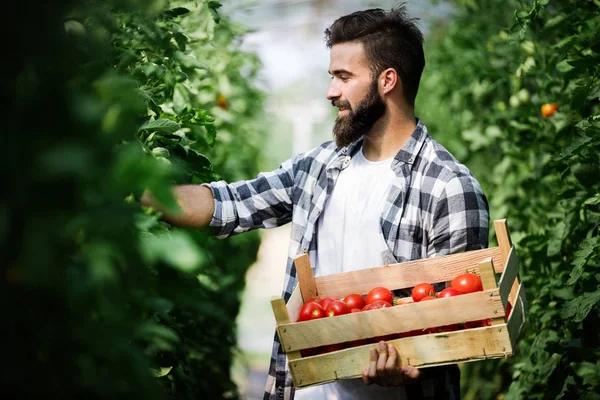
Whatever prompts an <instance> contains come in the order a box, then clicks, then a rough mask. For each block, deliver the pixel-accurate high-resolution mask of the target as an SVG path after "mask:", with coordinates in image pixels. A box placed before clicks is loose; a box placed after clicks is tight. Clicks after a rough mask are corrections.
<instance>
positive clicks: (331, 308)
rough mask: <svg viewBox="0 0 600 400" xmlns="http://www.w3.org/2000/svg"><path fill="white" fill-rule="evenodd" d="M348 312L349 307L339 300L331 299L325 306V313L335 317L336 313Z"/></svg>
mask: <svg viewBox="0 0 600 400" xmlns="http://www.w3.org/2000/svg"><path fill="white" fill-rule="evenodd" d="M344 314H350V308H349V307H348V306H347V305H346V303H344V302H343V301H341V300H333V301H332V302H331V303H329V304H328V305H327V308H325V315H327V316H328V317H335V316H336V315H344Z"/></svg>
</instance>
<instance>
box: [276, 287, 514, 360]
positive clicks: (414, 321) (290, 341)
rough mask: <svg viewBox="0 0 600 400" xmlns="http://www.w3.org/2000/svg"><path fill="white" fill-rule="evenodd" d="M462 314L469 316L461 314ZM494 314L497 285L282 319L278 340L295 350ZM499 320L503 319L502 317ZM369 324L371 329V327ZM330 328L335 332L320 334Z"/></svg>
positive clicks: (497, 307) (500, 311) (499, 309)
mask: <svg viewBox="0 0 600 400" xmlns="http://www.w3.org/2000/svg"><path fill="white" fill-rule="evenodd" d="M474 305H476V307H475V306H474ZM440 309H441V310H443V313H442V314H441V315H440V316H439V317H438V318H434V319H435V321H433V320H432V321H427V320H424V319H423V318H422V316H423V315H432V314H434V313H436V311H439V310H440ZM465 315H470V316H468V317H465ZM498 315H500V316H503V315H504V308H503V307H502V303H501V301H500V295H499V292H498V289H493V290H487V291H484V292H476V293H469V294H465V295H461V296H455V297H449V298H440V299H436V300H432V301H428V302H422V303H420V302H419V303H408V304H404V305H400V306H394V307H389V308H382V309H378V310H372V311H368V312H362V313H352V314H346V315H339V316H336V317H329V318H321V319H316V320H311V321H304V322H295V323H294V322H291V323H285V324H281V325H280V327H281V328H285V329H284V330H283V329H282V331H281V334H280V340H281V342H282V346H284V347H283V350H284V351H286V352H287V351H296V350H303V349H308V348H313V347H318V346H327V345H331V344H337V343H345V342H350V341H354V340H361V339H369V338H372V337H378V336H385V335H392V334H396V333H402V332H409V331H412V330H416V329H426V328H431V327H434V326H444V325H451V324H458V323H463V322H469V321H478V320H483V319H487V318H490V319H492V318H500V317H498ZM390 321H391V322H390ZM502 323H504V320H503V318H502ZM373 327H375V329H376V330H375V331H373V330H372V329H373ZM331 330H333V331H335V332H336V334H335V335H327V334H322V333H324V332H328V331H331ZM284 343H285V345H284Z"/></svg>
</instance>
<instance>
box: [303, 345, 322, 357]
mask: <svg viewBox="0 0 600 400" xmlns="http://www.w3.org/2000/svg"><path fill="white" fill-rule="evenodd" d="M320 352H321V348H320V347H312V348H310V349H304V350H300V355H301V356H302V357H310V356H316V355H317V354H319V353H320Z"/></svg>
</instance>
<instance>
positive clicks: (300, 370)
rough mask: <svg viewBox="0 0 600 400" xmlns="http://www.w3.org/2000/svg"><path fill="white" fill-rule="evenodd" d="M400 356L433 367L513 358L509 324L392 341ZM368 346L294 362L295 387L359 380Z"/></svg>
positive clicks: (402, 361) (408, 362)
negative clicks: (343, 380)
mask: <svg viewBox="0 0 600 400" xmlns="http://www.w3.org/2000/svg"><path fill="white" fill-rule="evenodd" d="M388 343H391V344H393V345H394V346H395V347H396V349H397V350H398V354H399V356H400V362H399V365H412V366H415V367H420V368H424V367H431V366H438V365H445V364H453V363H457V362H467V361H476V360H483V359H490V358H500V357H509V356H511V355H512V348H511V342H510V339H509V336H508V332H507V328H506V325H498V326H491V327H487V328H477V329H469V330H465V331H456V332H449V333H438V334H435V335H425V336H418V337H410V338H405V339H396V340H391V341H389V342H388ZM373 346H375V344H372V345H365V346H359V347H353V348H349V349H345V350H339V351H335V352H332V353H328V354H323V355H319V356H313V357H306V358H302V359H299V360H295V361H290V363H289V366H290V369H291V370H292V371H293V377H294V385H295V386H296V387H307V386H311V385H315V384H320V383H325V382H331V381H335V380H340V379H348V378H358V377H360V376H361V374H362V370H363V369H364V367H365V366H366V365H367V364H368V363H369V351H370V350H371V348H372V347H373Z"/></svg>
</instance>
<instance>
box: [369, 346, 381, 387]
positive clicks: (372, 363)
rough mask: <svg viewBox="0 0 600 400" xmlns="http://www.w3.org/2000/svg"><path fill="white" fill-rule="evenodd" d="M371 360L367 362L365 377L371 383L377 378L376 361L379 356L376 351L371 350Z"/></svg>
mask: <svg viewBox="0 0 600 400" xmlns="http://www.w3.org/2000/svg"><path fill="white" fill-rule="evenodd" d="M370 356H371V359H370V361H369V371H368V372H367V376H368V377H369V379H370V380H371V381H373V379H375V378H376V377H377V359H378V358H379V354H378V353H377V349H371V354H370Z"/></svg>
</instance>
